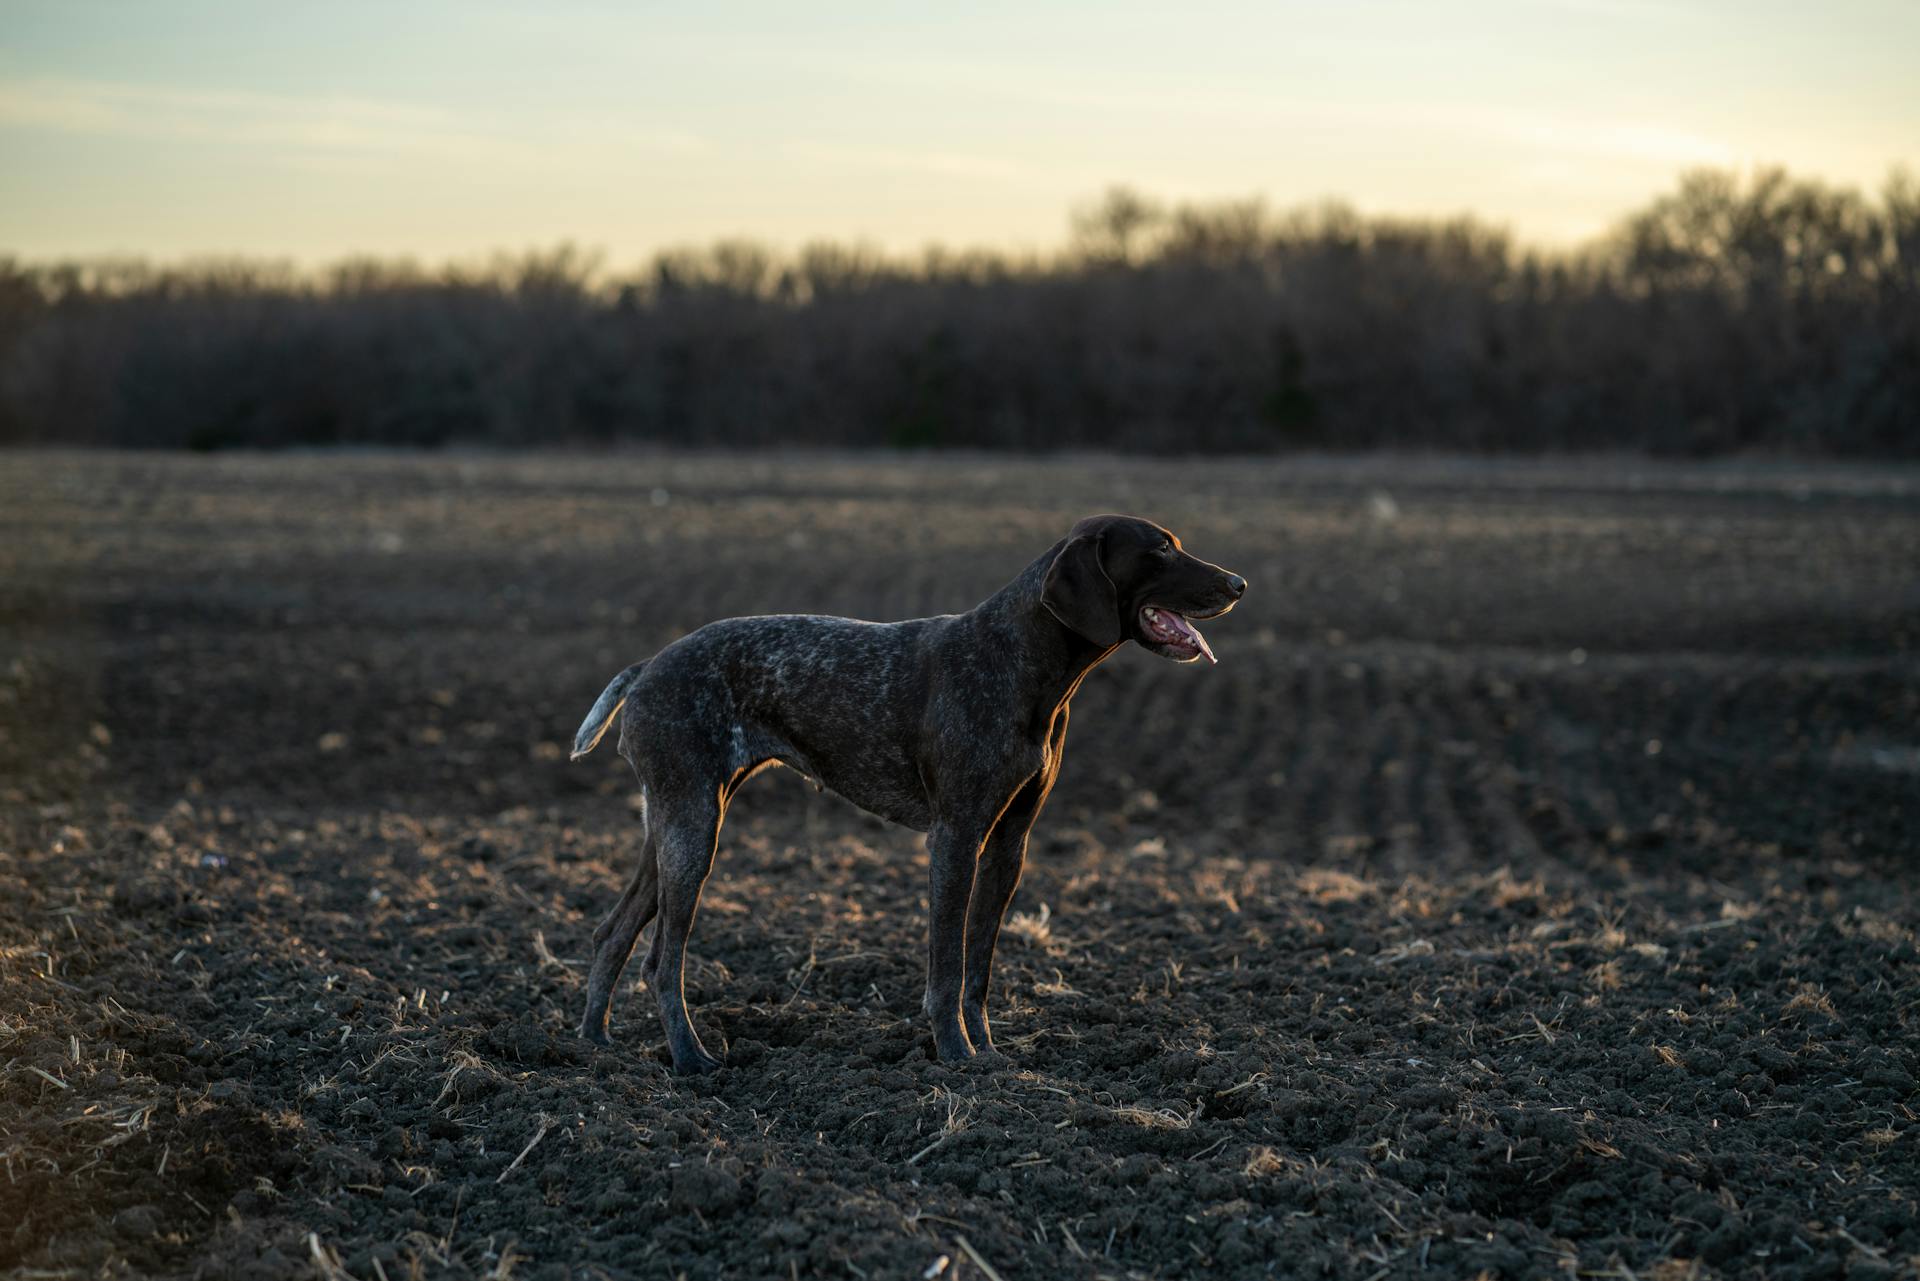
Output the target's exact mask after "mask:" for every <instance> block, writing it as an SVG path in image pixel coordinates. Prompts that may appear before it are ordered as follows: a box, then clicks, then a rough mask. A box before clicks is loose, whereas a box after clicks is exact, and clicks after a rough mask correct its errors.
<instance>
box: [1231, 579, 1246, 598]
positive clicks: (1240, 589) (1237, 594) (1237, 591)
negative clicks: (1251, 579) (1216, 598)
mask: <svg viewBox="0 0 1920 1281" xmlns="http://www.w3.org/2000/svg"><path fill="white" fill-rule="evenodd" d="M1227 590H1228V591H1230V592H1232V593H1233V598H1234V599H1235V600H1239V599H1240V598H1241V597H1242V596H1245V595H1246V594H1247V580H1246V579H1244V578H1242V577H1240V575H1238V574H1228V575H1227Z"/></svg>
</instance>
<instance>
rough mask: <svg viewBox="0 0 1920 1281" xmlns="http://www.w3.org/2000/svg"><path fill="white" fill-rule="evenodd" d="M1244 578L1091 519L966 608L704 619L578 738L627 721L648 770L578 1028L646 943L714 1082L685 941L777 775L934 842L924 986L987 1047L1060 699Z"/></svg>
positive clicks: (681, 1056)
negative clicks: (738, 828)
mask: <svg viewBox="0 0 1920 1281" xmlns="http://www.w3.org/2000/svg"><path fill="white" fill-rule="evenodd" d="M1245 587H1246V584H1245V581H1244V580H1242V579H1240V578H1239V577H1238V576H1237V575H1232V574H1229V573H1228V572H1227V571H1225V570H1223V569H1220V568H1219V567H1218V566H1216V565H1210V564H1208V563H1207V562H1205V561H1202V560H1198V559H1196V558H1194V557H1192V556H1188V555H1187V554H1186V553H1185V552H1183V551H1181V550H1180V549H1179V540H1178V539H1175V538H1173V536H1172V535H1170V534H1168V533H1167V532H1166V531H1165V530H1163V529H1161V528H1160V527H1159V526H1158V525H1154V524H1152V523H1151V522H1148V521H1142V520H1136V519H1134V518H1132V517H1124V516H1101V517H1090V518H1088V519H1087V520H1084V521H1081V522H1080V523H1079V524H1077V525H1075V526H1074V529H1073V532H1072V533H1071V534H1070V535H1069V536H1068V537H1067V538H1066V539H1063V540H1062V541H1061V542H1059V543H1056V544H1055V545H1054V546H1053V547H1051V548H1049V549H1048V550H1047V552H1046V553H1045V554H1044V555H1042V556H1041V557H1040V558H1039V559H1038V560H1036V561H1034V562H1033V563H1032V564H1031V565H1029V566H1027V568H1026V569H1025V570H1024V571H1023V572H1022V573H1021V574H1020V575H1019V577H1017V578H1015V579H1014V580H1013V581H1012V582H1011V583H1009V584H1008V585H1007V586H1006V587H1004V588H1002V589H1001V590H1000V591H998V592H996V593H994V594H993V595H992V596H990V597H988V598H987V599H986V600H985V601H983V602H981V603H980V604H979V605H977V606H975V607H974V608H973V609H971V610H969V611H967V612H966V613H964V614H947V615H943V616H940V617H937V618H916V619H911V620H909V621H907V622H901V623H867V622H858V621H855V620H853V619H846V618H830V617H822V616H816V615H808V614H784V615H774V616H770V617H762V618H730V619H725V620H723V621H721V622H717V623H710V624H708V625H707V626H705V627H702V628H700V629H699V630H698V631H695V632H693V633H691V634H689V635H687V636H684V637H682V638H681V639H679V640H677V641H675V642H674V643H673V644H671V645H668V646H667V647H666V648H665V649H663V650H661V651H660V652H659V653H658V654H656V655H655V656H654V657H653V658H652V659H650V660H647V661H645V662H642V663H636V664H635V665H633V666H632V667H629V668H627V669H626V670H625V671H623V672H621V673H620V675H618V676H617V677H615V678H614V680H613V682H612V683H611V684H609V685H608V686H607V688H606V691H605V692H604V693H603V694H601V696H600V699H599V701H598V702H596V703H595V704H594V707H593V710H592V711H591V712H590V713H589V714H588V716H587V720H586V722H585V723H584V724H582V725H581V727H580V733H579V735H578V737H577V739H576V742H575V752H574V757H575V759H578V758H579V757H580V756H583V755H585V754H586V753H587V752H588V751H591V750H592V749H593V747H594V745H595V744H596V743H598V742H599V740H600V737H601V735H602V734H603V733H604V732H605V731H606V729H607V728H608V726H609V724H610V723H611V722H612V721H613V719H614V718H615V717H616V716H618V718H619V721H620V740H619V742H620V754H621V755H622V756H624V757H625V758H626V759H627V760H628V761H629V762H631V763H632V765H633V767H634V770H635V772H636V773H637V774H638V775H639V779H640V793H641V797H642V801H643V805H644V820H645V838H644V842H643V847H642V850H641V853H640V865H639V868H638V869H637V870H636V872H635V873H634V876H633V879H632V881H631V882H630V883H629V884H628V886H627V888H626V891H625V892H624V893H623V894H622V895H621V897H620V900H619V902H618V903H617V904H616V905H615V907H614V909H613V911H612V912H611V913H610V914H609V915H608V916H607V918H606V919H605V920H604V921H602V922H601V923H600V926H599V928H597V929H596V930H595V931H594V933H593V940H594V944H595V951H594V958H593V965H592V969H591V970H590V971H589V973H588V977H587V1006H586V1013H585V1017H584V1018H583V1020H582V1022H581V1032H582V1034H583V1035H585V1036H587V1037H588V1038H590V1039H592V1040H595V1041H598V1042H600V1043H602V1044H607V1043H609V1042H610V1038H609V1036H608V1032H607V1022H608V1006H609V1004H610V1002H611V998H612V992H613V986H614V984H615V983H616V982H617V981H618V979H619V976H620V973H621V971H622V970H623V969H625V967H626V964H627V960H628V958H629V956H630V955H631V953H632V951H633V947H634V942H635V940H637V939H638V938H639V936H640V932H641V930H642V929H644V928H645V927H646V924H647V922H648V921H649V920H651V919H652V918H653V917H654V916H655V915H656V913H657V914H658V916H659V918H660V924H659V926H658V928H656V929H655V931H654V936H653V943H652V945H651V947H650V949H649V951H648V953H647V957H646V960H645V962H644V963H643V966H642V974H643V976H644V977H645V979H646V981H647V983H648V985H649V986H651V987H652V988H653V990H654V994H655V996H656V998H657V1000H658V1002H659V1007H660V1019H661V1022H662V1024H663V1025H664V1026H665V1029H666V1034H667V1044H668V1048H669V1049H670V1051H671V1052H672V1055H673V1063H674V1067H675V1069H676V1070H678V1071H682V1072H698V1071H710V1070H712V1069H713V1068H716V1067H718V1066H719V1065H720V1061H719V1060H718V1059H716V1058H714V1057H713V1056H712V1055H711V1054H709V1053H708V1052H707V1051H706V1049H705V1048H704V1047H703V1046H702V1045H701V1044H700V1038H699V1036H698V1035H697V1034H696V1033H695V1032H694V1030H693V1024H692V1022H691V1021H690V1020H689V1019H688V1017H687V1010H686V1002H685V998H684V996H683V992H682V973H683V970H684V965H685V960H686V947H687V937H688V934H689V932H690V931H691V929H692V927H693V919H694V914H695V912H696V910H697V908H698V906H699V901H700V891H701V889H702V887H703V886H704V885H705V884H706V879H707V874H708V872H709V871H710V870H711V868H712V866H713V855H714V845H715V841H716V839H717V837H718V834H719V830H720V823H721V820H722V819H723V818H724V817H725V814H726V809H727V804H728V802H729V801H730V800H731V799H732V797H733V794H734V792H735V791H736V790H737V789H738V788H739V786H740V784H741V783H743V782H745V781H746V779H747V778H749V777H750V776H752V775H753V774H754V773H755V772H756V771H758V770H760V769H762V768H765V767H766V766H768V765H771V764H775V763H778V764H783V765H787V766H790V767H792V768H793V769H796V770H798V771H800V772H801V773H802V774H805V775H807V776H808V777H809V778H812V779H814V780H816V781H818V782H819V783H821V784H824V785H825V786H827V787H830V788H832V789H833V790H834V791H836V792H838V793H839V794H840V795H842V796H844V797H846V798H847V799H848V800H850V801H852V802H853V803H854V804H856V805H858V806H860V807H861V808H863V809H866V810H869V811H871V812H873V813H875V814H878V815H880V816H881V817H883V818H887V819H891V820H893V821H894V822H897V823H901V824H904V825H906V826H908V827H911V828H914V829H916V830H919V831H924V832H926V833H927V834H928V842H927V844H928V851H929V855H930V863H931V869H930V883H929V908H930V915H931V921H930V928H929V931H928V966H927V970H928V973H927V992H926V999H925V1001H924V1005H923V1008H924V1009H925V1012H926V1014H927V1017H928V1018H929V1019H930V1020H931V1022H932V1026H933V1039H934V1045H935V1048H936V1050H937V1052H938V1053H939V1055H940V1057H941V1058H942V1059H943V1060H949V1061H952V1060H957V1059H964V1058H967V1057H970V1056H971V1055H973V1054H974V1053H975V1052H976V1051H985V1050H990V1049H992V1046H993V1042H992V1036H991V1033H990V1031H989V1029H988V1023H987V1010H986V1002H987V993H988V988H989V986H990V984H991V979H992V974H991V971H992V965H993V951H994V945H995V943H996V941H997V939H998V937H999V932H1000V919H1001V916H1002V915H1003V914H1004V912H1005V911H1006V908H1007V905H1008V903H1009V902H1010V901H1011V900H1012V897H1013V891H1014V887H1015V886H1016V885H1017V884H1018V882H1019V879H1020V870H1021V866H1022V864H1023V862H1024V860H1025V857H1026V846H1027V833H1028V831H1029V829H1030V828H1031V827H1032V826H1033V821H1034V819H1035V817H1036V816H1038V814H1039V813H1040V809H1041V807H1042V806H1043V805H1044V804H1045V803H1046V799H1047V793H1048V792H1049V791H1050V790H1051V789H1052V787H1053V783H1054V780H1055V778H1056V777H1058V775H1059V772H1060V760H1061V753H1062V750H1063V748H1064V747H1065V744H1066V733H1067V704H1068V701H1069V700H1070V699H1071V698H1072V697H1073V693H1074V691H1075V690H1076V689H1078V688H1079V685H1080V682H1081V680H1082V679H1084V678H1085V676H1086V674H1087V672H1088V671H1090V670H1092V668H1093V667H1094V666H1095V665H1096V664H1098V663H1099V662H1100V661H1101V660H1102V659H1104V658H1106V657H1107V656H1108V655H1109V654H1111V653H1112V652H1113V651H1114V650H1115V649H1117V648H1118V647H1119V646H1120V644H1121V643H1123V642H1124V641H1125V640H1128V639H1132V640H1136V641H1139V642H1140V643H1141V644H1143V645H1146V646H1147V647H1148V648H1150V649H1154V650H1156V651H1157V652H1160V653H1162V654H1164V655H1166V656H1168V657H1176V658H1181V659H1183V660H1186V659H1189V658H1190V657H1197V656H1198V655H1197V654H1195V655H1189V654H1188V653H1187V652H1186V650H1185V648H1183V647H1181V646H1179V645H1177V644H1159V643H1156V642H1155V640H1154V638H1153V637H1151V636H1149V635H1147V634H1145V633H1144V632H1143V630H1142V629H1143V627H1144V626H1145V624H1144V623H1142V621H1141V618H1142V615H1141V613H1140V611H1141V609H1142V608H1143V607H1144V606H1147V605H1153V606H1157V607H1159V608H1161V609H1165V610H1171V611H1175V612H1178V613H1180V614H1182V615H1192V616H1196V617H1197V616H1202V615H1204V616H1208V617H1211V616H1213V615H1215V614H1219V613H1224V612H1225V611H1226V610H1227V609H1229V608H1231V607H1232V605H1233V603H1234V602H1235V601H1236V600H1238V598H1239V596H1240V594H1241V592H1242V591H1244V590H1245Z"/></svg>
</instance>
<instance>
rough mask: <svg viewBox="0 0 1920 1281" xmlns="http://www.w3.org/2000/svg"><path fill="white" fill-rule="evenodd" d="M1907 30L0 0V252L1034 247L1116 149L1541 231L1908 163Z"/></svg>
mask: <svg viewBox="0 0 1920 1281" xmlns="http://www.w3.org/2000/svg"><path fill="white" fill-rule="evenodd" d="M935 10H937V12H935ZM1917 66H1920V0H1828V2H1827V3H1810V2H1809V0H1744V2H1741V3H1729V2H1723V0H1459V2H1457V3H1444V2H1442V0H1318V2H1314V3H1282V2H1277V0H1268V2H1266V3H1249V4H1241V5H1223V4H1207V3H1201V4H1175V3H1160V4H1154V5H1134V4H1105V5H1095V4H1091V3H1073V2H1069V0H1025V2H1024V3H1017V4H992V5H959V4H948V5H938V6H936V5H926V4H920V5H909V4H877V3H876V4H830V3H824V2H822V3H808V4H801V3H739V4H716V3H707V4H697V5H696V4H681V5H671V6H669V5H660V4H651V3H611V2H608V3H571V4H562V3H526V4H517V5H516V4H505V3H493V2H486V0H462V2H461V3H429V2H427V0H385V2H384V3H360V2H359V0H328V2H327V3H312V4H295V3H282V2H281V0H203V2H198V3H163V2H162V0H122V2H119V3H101V2H94V0H55V2H52V3H37V2H36V3H28V2H23V0H0V254H15V255H19V256H23V257H27V258H30V259H44V258H48V257H54V256H74V255H80V256H94V255H103V254H139V255H144V256H148V257H153V258H158V259H162V260H175V259H179V258H184V257H190V256H199V255H209V254H245V255H249V256H268V257H281V258H291V259H294V260H296V261H299V262H303V263H315V262H321V261H326V260H331V259H335V258H339V257H343V256H346V255H350V254H377V255H382V256H390V255H411V256H414V257H418V258H421V259H424V260H427V261H439V260H442V259H447V258H471V257H474V256H477V255H481V254H485V253H487V252H489V251H492V250H496V249H510V250H517V249H524V248H530V247H549V246H552V245H555V244H557V243H559V242H561V241H563V240H571V241H573V242H575V243H578V244H580V245H583V246H586V247H589V248H596V249H600V250H603V251H605V253H606V255H607V257H608V260H609V262H610V263H611V264H613V265H615V266H626V265H630V264H632V263H635V262H638V261H640V260H642V259H643V258H645V257H646V256H647V255H649V254H650V253H652V252H653V251H655V250H657V249H660V248H662V247H666V246H671V245H681V244H689V243H693V244H704V243H707V242H710V241H713V240H715V239H718V238H721V237H727V236H750V237H754V238H757V239H761V240H765V241H768V242H770V243H773V244H775V245H777V246H785V247H795V246H798V245H800V244H803V243H805V242H806V241H808V240H813V239H830V240H837V241H853V240H864V241H868V242H871V243H873V244H876V245H879V246H881V247H884V248H887V249H893V250H902V251H911V250H916V249H918V248H919V247H921V246H923V245H925V244H928V243H933V242H938V243H944V244H947V245H952V246H962V245H991V246H997V247H1007V248H1034V249H1046V248H1051V247H1053V246H1055V245H1058V244H1059V243H1061V242H1063V241H1064V239H1065V237H1066V230H1067V215H1068V211H1069V209H1070V208H1072V207H1073V206H1074V205H1075V204H1078V203H1083V202H1085V201H1087V200H1089V199H1091V198H1093V197H1095V196H1097V195H1098V194H1099V193H1100V192H1101V191H1103V190H1104V189H1105V188H1107V187H1108V186H1110V185H1112V184H1114V183H1125V184H1128V185H1131V186H1133V187H1135V188H1137V189H1139V190H1141V191H1143V192H1145V193H1147V194H1150V195H1155V196H1159V197H1162V198H1167V199H1173V200H1183V199H1220V198H1240V197H1246V196H1252V195H1259V196H1263V197H1265V198H1266V199H1267V201H1268V202H1269V203H1270V204H1272V205H1274V206H1276V207H1286V206H1289V205H1294V204H1299V203H1304V202H1310V201H1316V200H1319V199H1322V198H1325V197H1338V198H1342V199H1346V200H1348V201H1351V202H1352V203H1354V204H1355V205H1357V206H1358V207H1359V208H1360V209H1361V210H1363V211H1365V212H1368V213H1396V214H1399V213H1405V214H1427V213H1455V212H1461V211H1468V210H1471V211H1474V212H1476V213H1479V214H1481V215H1482V216H1484V217H1486V218H1488V219H1490V220H1493V221H1495V222H1499V223H1503V224H1505V225H1508V226H1511V227H1512V228H1513V229H1514V230H1515V231H1516V232H1517V233H1518V234H1519V235H1520V236H1521V237H1523V238H1524V239H1527V240H1530V241H1536V242H1541V243H1547V244H1566V243H1571V242H1575V241H1578V240H1579V239H1581V238H1584V237H1586V236H1589V235H1591V234H1593V233H1596V232H1598V231H1600V230H1602V229H1603V228H1605V227H1606V226H1607V225H1608V224H1609V223H1610V222H1611V221H1612V220H1613V219H1614V218H1615V217H1617V216H1618V215H1619V214H1621V213H1622V212H1625V211H1627V210H1630V209H1632V208H1634V207H1636V206H1638V205H1640V204H1642V203H1644V202H1645V201H1646V200H1647V199H1649V198H1650V197H1652V196H1653V195H1655V194H1656V193H1658V192H1661V191H1664V190H1666V189H1668V188H1670V187H1671V186H1672V185H1673V183H1674V180H1675V178H1676V177H1677V176H1678V175H1679V173H1680V172H1681V171H1683V170H1685V169H1687V168H1690V167H1694V166H1698V165H1714V166H1721V167H1750V166H1753V165H1756V164H1767V163H1777V164H1784V165H1786V166H1787V167H1788V168H1790V169H1791V170H1793V171H1795V172H1796V173H1801V174H1806V175H1809V176H1817V177H1822V178H1825V179H1828V180H1830V181H1834V182H1840V183H1845V184H1849V185H1855V186H1859V187H1862V188H1865V189H1867V190H1870V191H1871V190H1877V189H1878V188H1879V187H1880V185H1881V183H1882V182H1883V181H1884V179H1885V178H1886V176H1887V174H1888V172H1889V171H1890V170H1891V169H1892V167H1893V166H1894V165H1896V164H1905V165H1906V166H1908V167H1910V168H1915V169H1920V74H1917V73H1916V71H1915V68H1916V67H1917Z"/></svg>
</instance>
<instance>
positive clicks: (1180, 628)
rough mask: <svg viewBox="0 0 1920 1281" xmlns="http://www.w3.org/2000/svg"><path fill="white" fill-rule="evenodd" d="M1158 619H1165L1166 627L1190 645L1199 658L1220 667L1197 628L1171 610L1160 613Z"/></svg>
mask: <svg viewBox="0 0 1920 1281" xmlns="http://www.w3.org/2000/svg"><path fill="white" fill-rule="evenodd" d="M1160 617H1161V618H1163V619H1165V620H1166V622H1167V625H1168V626H1169V627H1171V628H1172V629H1173V630H1174V631H1176V632H1178V633H1180V635H1181V636H1182V637H1184V638H1185V639H1186V641H1187V642H1188V643H1189V644H1191V645H1192V646H1193V647H1194V648H1195V649H1197V650H1199V651H1200V656H1201V657H1202V658H1204V659H1206V660H1207V661H1208V662H1209V663H1212V664H1213V665H1214V666H1216V667H1218V666H1219V665H1220V660H1219V659H1217V658H1215V657H1214V656H1213V646H1211V645H1209V644H1207V638H1206V637H1204V636H1202V635H1201V634H1200V629H1199V628H1197V627H1195V626H1194V625H1193V624H1192V623H1189V622H1188V621H1187V620H1186V619H1185V618H1183V617H1181V616H1180V615H1179V614H1176V613H1174V612H1173V611H1172V610H1162V611H1161V612H1160Z"/></svg>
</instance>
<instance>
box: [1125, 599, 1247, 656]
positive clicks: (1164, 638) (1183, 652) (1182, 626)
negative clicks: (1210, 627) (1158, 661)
mask: <svg viewBox="0 0 1920 1281" xmlns="http://www.w3.org/2000/svg"><path fill="white" fill-rule="evenodd" d="M1232 608H1233V606H1231V605H1228V606H1226V607H1224V608H1221V609H1216V610H1214V611H1213V612H1212V613H1210V614H1201V615H1198V617H1200V618H1218V617H1220V615H1222V614H1224V613H1226V612H1227V610H1229V609H1232ZM1140 634H1141V636H1142V637H1144V638H1145V639H1146V642H1147V646H1148V648H1150V649H1152V650H1153V651H1154V652H1155V653H1156V654H1159V655H1160V656H1161V657H1163V658H1171V659H1172V660H1174V661H1175V662H1176V663H1191V662H1193V661H1194V660H1195V659H1200V658H1204V659H1206V660H1207V661H1208V662H1209V663H1215V664H1217V663H1219V661H1220V660H1219V659H1217V658H1215V657H1214V656H1213V647H1212V646H1211V645H1209V644H1207V638H1206V637H1204V636H1202V635H1201V634H1200V629H1199V628H1198V627H1195V626H1194V625H1193V619H1192V618H1190V617H1189V616H1187V615H1186V614H1181V613H1176V612H1175V611H1173V610H1171V609H1162V608H1161V607H1160V606H1158V605H1143V606H1141V608H1140Z"/></svg>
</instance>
